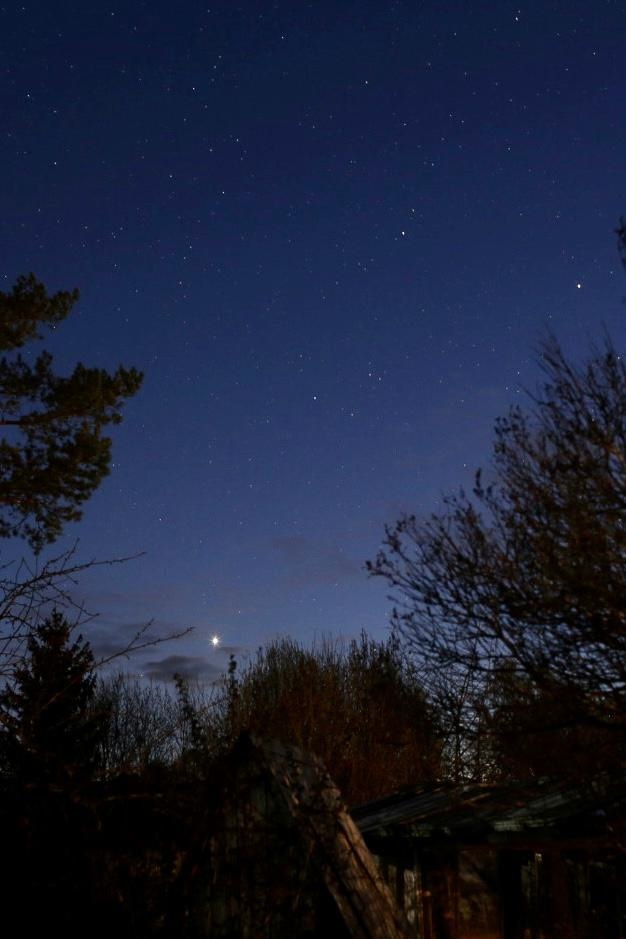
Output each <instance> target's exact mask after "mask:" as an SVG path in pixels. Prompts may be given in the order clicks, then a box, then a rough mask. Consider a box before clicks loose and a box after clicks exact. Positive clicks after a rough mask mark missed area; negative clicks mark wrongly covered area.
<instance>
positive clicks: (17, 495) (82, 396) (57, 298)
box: [0, 274, 142, 551]
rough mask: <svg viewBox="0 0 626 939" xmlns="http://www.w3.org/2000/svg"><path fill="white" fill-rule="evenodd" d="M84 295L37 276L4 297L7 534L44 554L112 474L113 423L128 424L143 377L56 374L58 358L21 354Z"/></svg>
mask: <svg viewBox="0 0 626 939" xmlns="http://www.w3.org/2000/svg"><path fill="white" fill-rule="evenodd" d="M77 300H78V291H76V290H74V291H69V292H68V291H61V292H59V293H56V294H53V295H49V294H48V293H47V291H46V288H45V287H44V285H43V284H42V283H40V282H39V281H38V280H37V279H36V278H35V276H34V275H33V274H29V275H28V276H26V277H20V278H19V279H18V280H17V283H16V284H15V286H14V287H13V289H12V290H11V292H10V293H3V292H0V351H1V352H5V353H10V356H7V355H5V356H4V357H3V358H2V359H0V427H2V428H4V436H3V439H2V440H0V537H4V538H7V537H12V536H16V535H17V536H21V537H23V538H25V539H26V540H27V541H28V543H29V544H30V545H31V547H32V548H33V549H34V550H36V551H39V550H41V548H42V547H43V545H45V544H46V543H49V542H52V541H54V540H55V539H56V538H57V537H58V536H59V535H60V534H61V532H62V530H63V527H64V525H65V524H66V523H67V522H71V521H76V520H78V519H80V518H81V515H82V511H81V506H82V504H83V502H85V501H86V500H87V499H88V498H89V497H90V496H91V495H92V493H93V492H94V490H95V489H96V488H97V487H98V486H99V484H100V483H101V481H102V479H103V478H104V477H105V476H106V475H107V473H108V472H109V467H110V461H111V439H110V438H109V437H107V436H105V435H103V433H102V431H103V428H104V427H106V426H107V425H108V424H118V423H120V421H121V419H122V418H121V408H122V404H123V401H124V399H125V398H128V397H131V396H132V395H134V394H135V393H136V392H137V391H138V389H139V387H140V385H141V382H142V375H141V373H140V372H138V371H137V370H136V369H134V368H130V369H126V368H122V367H119V368H118V369H117V370H116V371H115V372H113V373H109V372H107V371H106V370H105V369H100V368H87V367H86V366H84V365H82V364H81V363H79V364H77V365H76V367H75V368H74V371H73V372H72V374H71V375H69V376H68V377H60V376H58V375H56V374H55V372H54V370H53V367H52V356H51V355H50V354H49V353H47V352H41V353H40V354H39V355H38V356H37V357H36V358H35V359H34V361H33V362H32V363H31V362H30V361H28V360H27V359H26V358H24V356H23V355H22V354H21V353H20V352H18V351H17V350H20V349H21V348H22V347H23V346H25V345H26V344H27V343H29V342H32V341H35V340H40V339H41V338H42V333H41V327H42V326H48V327H49V328H51V329H54V328H56V326H57V325H58V324H59V323H60V322H62V321H63V320H64V319H65V318H66V317H67V316H68V314H69V313H70V311H71V309H72V307H73V306H74V304H75V303H76V301H77Z"/></svg>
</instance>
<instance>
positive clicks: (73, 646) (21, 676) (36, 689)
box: [0, 611, 105, 788]
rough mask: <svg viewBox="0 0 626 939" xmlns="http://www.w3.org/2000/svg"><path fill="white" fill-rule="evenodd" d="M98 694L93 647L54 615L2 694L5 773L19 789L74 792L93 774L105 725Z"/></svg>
mask: <svg viewBox="0 0 626 939" xmlns="http://www.w3.org/2000/svg"><path fill="white" fill-rule="evenodd" d="M95 690H96V678H95V674H94V658H93V654H92V652H91V649H90V647H89V644H88V643H87V642H85V641H84V640H83V638H82V636H78V637H77V638H76V639H74V640H73V639H72V629H71V626H70V625H69V623H68V622H67V621H66V620H65V619H64V617H63V616H62V614H61V613H59V612H56V611H55V612H54V613H52V615H51V616H50V617H49V618H48V619H46V620H45V621H44V622H43V623H41V624H40V625H39V626H38V627H37V628H36V629H35V630H34V632H33V633H32V635H31V636H30V637H29V639H28V647H27V655H26V658H25V660H24V662H23V664H22V665H21V666H20V667H18V668H17V669H16V670H15V674H14V679H13V681H12V682H11V683H10V684H8V685H7V686H6V687H5V689H4V690H3V692H2V693H1V694H0V722H1V723H2V725H3V726H2V734H1V738H0V739H1V741H2V764H3V769H4V772H5V773H6V774H7V775H8V776H9V777H10V778H13V779H14V780H15V782H16V783H17V784H18V785H19V786H20V787H22V788H23V787H27V788H40V787H46V786H60V787H67V786H70V787H71V786H73V785H75V784H80V783H81V782H82V781H84V780H85V779H87V778H89V777H90V776H91V775H92V774H93V771H94V768H95V765H96V761H97V755H98V745H99V742H100V740H101V737H102V734H103V732H104V721H105V715H103V714H102V713H101V712H100V713H97V712H95V710H94V708H93V701H94V695H95Z"/></svg>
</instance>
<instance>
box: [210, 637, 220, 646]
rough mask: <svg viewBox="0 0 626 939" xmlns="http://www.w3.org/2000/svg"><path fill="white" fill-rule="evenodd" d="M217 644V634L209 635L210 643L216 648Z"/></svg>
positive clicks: (218, 640) (218, 642) (218, 638)
mask: <svg viewBox="0 0 626 939" xmlns="http://www.w3.org/2000/svg"><path fill="white" fill-rule="evenodd" d="M219 644H220V637H219V636H211V645H212V646H214V647H215V648H217V646H219Z"/></svg>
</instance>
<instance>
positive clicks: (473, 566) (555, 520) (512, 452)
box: [368, 337, 626, 751]
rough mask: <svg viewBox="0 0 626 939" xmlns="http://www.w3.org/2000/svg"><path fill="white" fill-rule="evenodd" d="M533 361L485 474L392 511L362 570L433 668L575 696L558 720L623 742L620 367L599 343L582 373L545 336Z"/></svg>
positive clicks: (625, 439) (625, 376)
mask: <svg viewBox="0 0 626 939" xmlns="http://www.w3.org/2000/svg"><path fill="white" fill-rule="evenodd" d="M540 362H541V366H542V368H543V371H544V380H543V383H542V385H541V387H540V389H539V391H538V393H537V394H536V395H534V396H531V407H530V408H528V409H523V408H521V407H515V408H512V409H511V411H510V412H509V414H508V416H506V417H504V418H501V419H500V420H498V421H497V423H496V427H495V440H494V446H493V459H492V463H493V465H492V467H491V469H490V472H489V476H490V480H489V481H488V482H485V481H484V478H483V475H481V473H480V472H479V473H478V474H477V476H476V482H475V486H474V490H473V493H472V494H471V495H466V494H465V493H464V492H462V491H461V492H460V493H458V494H456V495H452V496H450V497H448V498H447V499H446V503H445V504H446V509H445V511H444V512H442V513H439V514H434V515H431V516H430V517H429V518H426V519H423V520H422V519H418V518H416V517H415V516H412V515H408V516H404V517H402V518H401V519H400V520H399V521H398V522H397V524H396V525H395V526H392V527H390V528H388V529H387V534H386V540H385V542H384V546H383V549H382V550H381V552H380V553H379V555H378V557H377V558H376V559H375V561H374V562H371V563H370V564H369V565H368V566H369V570H370V572H371V573H372V574H374V575H375V576H380V577H384V578H385V579H386V580H387V581H388V582H389V583H390V584H391V586H392V588H393V591H394V598H395V600H396V602H397V604H398V605H397V607H396V609H395V611H394V615H393V619H394V624H395V626H396V628H397V629H398V630H399V631H400V632H401V633H402V634H403V635H404V636H405V637H406V639H407V640H408V642H409V643H410V645H411V648H412V650H413V652H414V654H415V655H416V656H417V657H418V659H419V660H421V662H422V663H423V664H424V665H425V666H426V668H427V671H428V672H429V673H430V674H431V675H433V676H435V675H441V674H445V676H446V679H447V681H448V685H449V683H450V680H451V679H453V680H455V681H456V683H457V685H458V686H459V687H462V686H464V685H465V684H467V676H468V675H471V676H472V680H473V682H474V685H475V686H476V679H477V678H480V681H479V682H478V685H477V686H476V688H477V694H478V697H481V696H482V695H484V694H485V693H486V690H487V689H488V688H489V686H490V683H492V681H493V677H494V676H495V675H497V674H498V673H501V670H502V668H503V667H504V666H505V665H506V667H507V668H508V669H513V671H514V673H515V675H516V676H519V677H520V678H523V679H524V682H523V684H524V686H525V687H527V685H528V682H530V685H531V686H532V687H533V688H534V689H535V690H536V691H538V692H540V694H541V697H542V699H543V700H544V702H545V701H549V700H553V701H557V700H558V701H560V702H563V701H565V700H567V701H570V702H572V705H573V703H574V702H575V709H574V710H569V711H568V714H567V715H565V714H561V715H560V719H561V721H562V722H566V721H571V720H576V722H578V723H580V722H581V721H582V722H584V723H585V724H586V725H587V726H588V727H590V728H593V727H597V728H599V729H600V730H601V733H602V734H604V732H605V731H607V730H608V731H610V732H611V734H612V735H614V736H615V735H616V734H617V735H618V739H619V740H620V741H622V742H623V735H624V731H626V720H625V709H624V703H625V702H624V693H625V692H624V689H625V688H626V367H625V366H624V362H623V360H622V358H621V356H620V355H618V353H617V352H616V350H615V349H614V348H613V346H612V345H611V343H610V341H609V340H608V339H607V340H606V341H605V344H604V346H603V347H602V348H599V349H594V350H593V351H592V353H591V356H590V357H589V359H588V361H587V362H586V363H585V364H583V365H582V366H580V367H579V366H577V365H575V364H573V363H571V362H570V361H569V360H568V359H567V358H566V356H565V355H564V353H563V351H562V350H561V348H560V347H559V345H558V343H557V342H556V340H555V339H554V338H552V337H551V338H549V339H548V340H546V342H545V343H544V344H543V346H542V347H541V358H540ZM533 700H534V699H533ZM476 704H477V698H476V696H475V697H474V701H473V702H471V706H472V707H475V706H476ZM538 712H539V713H542V716H543V719H544V720H546V719H547V715H546V713H545V709H544V710H543V711H542V709H538ZM554 729H555V728H554V726H553V727H552V730H553V731H554ZM620 749H621V744H620V745H619V746H618V751H619V750H620Z"/></svg>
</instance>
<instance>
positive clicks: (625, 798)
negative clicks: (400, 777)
mask: <svg viewBox="0 0 626 939" xmlns="http://www.w3.org/2000/svg"><path fill="white" fill-rule="evenodd" d="M625 809H626V780H624V779H610V780H607V779H602V780H595V781H593V782H590V783H588V784H586V785H573V784H572V783H568V782H565V781H554V780H549V779H539V780H532V781H530V782H518V783H509V784H504V785H486V784H481V783H472V784H469V785H465V786H452V785H439V786H421V787H416V788H413V789H410V790H405V791H403V792H400V793H396V794H394V795H391V796H389V797H387V798H383V799H378V800H376V801H374V802H369V803H367V804H366V805H362V806H359V807H358V808H357V809H355V810H353V812H352V817H353V818H354V820H355V821H356V823H357V825H358V827H359V829H360V831H361V832H362V834H363V835H364V836H366V837H368V836H391V835H394V836H396V837H404V838H407V837H410V838H412V839H417V840H428V839H431V840H432V839H434V838H437V837H439V838H441V837H452V838H455V839H457V840H460V841H463V840H467V841H476V840H481V839H486V840H495V839H497V838H498V836H503V837H513V836H515V835H516V834H518V835H520V834H526V835H528V834H534V835H538V834H539V833H542V834H543V835H544V836H546V837H547V836H552V837H556V836H559V835H560V836H572V835H573V834H576V835H580V836H588V837H590V836H596V837H597V836H602V835H605V834H606V833H607V829H608V820H609V818H610V817H616V816H619V817H620V818H621V819H623V818H624V814H625Z"/></svg>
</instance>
